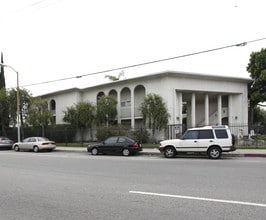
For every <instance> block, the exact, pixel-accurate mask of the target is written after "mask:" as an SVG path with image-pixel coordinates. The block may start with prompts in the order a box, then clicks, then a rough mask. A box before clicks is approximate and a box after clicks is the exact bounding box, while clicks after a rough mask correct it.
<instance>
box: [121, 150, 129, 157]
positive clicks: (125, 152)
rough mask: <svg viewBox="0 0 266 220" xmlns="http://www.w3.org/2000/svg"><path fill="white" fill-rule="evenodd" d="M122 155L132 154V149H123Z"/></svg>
mask: <svg viewBox="0 0 266 220" xmlns="http://www.w3.org/2000/svg"><path fill="white" fill-rule="evenodd" d="M122 155H123V156H129V155H130V151H129V149H126V148H125V149H123V150H122Z"/></svg>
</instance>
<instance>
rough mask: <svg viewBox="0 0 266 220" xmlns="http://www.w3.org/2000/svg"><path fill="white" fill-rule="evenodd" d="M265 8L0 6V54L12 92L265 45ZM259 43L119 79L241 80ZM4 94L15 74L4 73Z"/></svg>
mask: <svg viewBox="0 0 266 220" xmlns="http://www.w3.org/2000/svg"><path fill="white" fill-rule="evenodd" d="M265 9H266V1H265V0H200V1H199V0H94V1H92V0H0V27H1V29H0V30H1V31H0V51H2V52H3V53H4V62H5V64H8V65H11V66H12V67H13V68H15V69H16V70H17V71H18V72H19V78H20V85H21V86H25V85H29V84H35V83H42V82H46V81H54V80H57V79H64V78H69V77H75V76H79V75H86V74H90V73H94V72H98V71H104V70H109V69H113V68H119V67H125V66H130V65H134V64H139V63H145V62H150V61H154V60H161V59H165V58H170V57H177V56H182V55H186V54H190V53H195V52H201V51H205V50H210V49H215V48H220V47H224V46H229V45H235V44H238V43H242V42H246V41H253V40H257V39H262V38H265V37H266V28H265ZM265 47H266V40H260V41H256V42H250V43H248V44H247V45H246V46H244V47H229V48H226V49H222V50H217V51H213V52H210V53H204V54H200V55H195V56H189V57H185V58H179V59H174V60H171V61H166V62H160V63H156V64H151V65H145V66H141V67H136V68H130V69H126V68H125V69H123V72H124V78H132V77H135V76H141V75H144V74H151V73H154V72H160V71H165V70H174V71H186V72H194V73H203V74H214V75H226V76H235V77H248V76H249V74H248V73H247V72H246V66H247V64H248V61H249V56H250V53H251V52H252V51H260V49H261V48H265ZM120 71H121V70H117V71H113V72H109V73H102V74H98V75H93V76H86V77H82V78H77V79H76V78H73V79H70V80H63V81H59V82H54V83H47V84H42V85H35V86H27V87H25V88H26V89H28V90H29V91H30V92H31V93H32V94H33V95H35V96H36V95H40V94H45V93H49V92H53V91H57V90H62V89H67V88H73V87H79V88H83V87H89V86H92V85H95V84H101V83H105V82H108V79H105V75H107V74H108V75H118V74H119V72H120ZM5 77H6V84H7V87H8V88H10V87H14V86H16V74H15V73H14V72H13V71H12V70H10V69H7V68H5Z"/></svg>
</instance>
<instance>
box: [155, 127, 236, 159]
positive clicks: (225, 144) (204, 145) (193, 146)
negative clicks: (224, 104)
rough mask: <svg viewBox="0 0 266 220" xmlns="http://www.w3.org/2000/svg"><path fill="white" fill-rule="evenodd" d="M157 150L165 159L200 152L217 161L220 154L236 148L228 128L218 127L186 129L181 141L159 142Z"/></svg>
mask: <svg viewBox="0 0 266 220" xmlns="http://www.w3.org/2000/svg"><path fill="white" fill-rule="evenodd" d="M159 150H160V151H161V153H164V156H165V157H166V158H171V157H175V155H176V154H178V153H180V152H186V153H187V152H201V153H206V154H207V155H208V156H209V158H211V159H218V158H220V157H221V156H222V152H229V151H234V150H236V148H235V146H234V137H233V135H232V134H231V132H230V130H229V128H228V126H226V125H220V126H205V127H200V128H191V129H188V130H187V131H186V132H185V134H184V135H183V136H182V138H181V139H172V140H164V141H161V142H160V146H159Z"/></svg>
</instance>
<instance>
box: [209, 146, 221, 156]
mask: <svg viewBox="0 0 266 220" xmlns="http://www.w3.org/2000/svg"><path fill="white" fill-rule="evenodd" d="M208 156H209V158H211V159H219V158H220V157H221V156H222V151H221V149H220V148H219V147H216V146H214V147H211V148H210V149H209V150H208Z"/></svg>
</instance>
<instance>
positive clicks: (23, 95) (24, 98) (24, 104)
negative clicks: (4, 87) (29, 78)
mask: <svg viewBox="0 0 266 220" xmlns="http://www.w3.org/2000/svg"><path fill="white" fill-rule="evenodd" d="M31 97H32V96H31V94H30V93H29V91H27V90H26V89H19V100H20V103H19V113H20V123H21V126H20V128H21V131H22V132H21V134H22V138H23V137H24V130H23V126H24V122H25V119H26V117H27V115H28V106H29V103H30V99H31ZM8 102H9V115H10V123H11V124H12V125H13V127H15V126H16V124H17V89H11V90H10V91H8Z"/></svg>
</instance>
